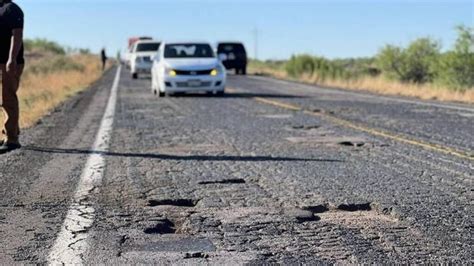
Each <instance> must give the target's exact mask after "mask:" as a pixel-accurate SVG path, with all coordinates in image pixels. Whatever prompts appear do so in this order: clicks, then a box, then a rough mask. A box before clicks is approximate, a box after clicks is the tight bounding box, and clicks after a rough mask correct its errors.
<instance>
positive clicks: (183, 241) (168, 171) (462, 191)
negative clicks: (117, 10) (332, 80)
mask: <svg viewBox="0 0 474 266" xmlns="http://www.w3.org/2000/svg"><path fill="white" fill-rule="evenodd" d="M114 76H115V70H110V71H109V72H107V73H106V74H105V75H104V77H103V78H102V79H101V80H100V81H98V82H97V83H96V84H95V85H93V86H92V87H91V88H90V89H88V90H87V91H85V92H83V93H82V94H80V95H77V96H75V97H74V98H72V99H71V100H69V101H68V102H67V103H65V104H63V105H62V106H60V107H58V108H57V109H56V110H54V112H52V113H51V114H50V115H49V116H47V117H45V118H43V119H42V120H41V121H40V122H39V123H38V124H37V125H35V126H34V127H32V128H30V129H27V130H26V131H25V132H24V135H23V136H22V137H23V144H24V148H23V149H21V150H19V151H15V152H13V153H10V154H7V155H4V156H1V157H0V169H2V170H1V172H0V193H1V195H2V197H1V198H0V262H1V263H2V264H38V263H39V264H44V263H47V262H48V255H49V254H50V252H51V249H52V247H53V246H54V243H55V240H56V238H57V236H58V234H59V231H60V230H61V226H62V225H63V223H64V219H65V217H66V214H67V212H68V210H69V209H70V207H71V202H72V199H73V197H74V194H75V190H76V186H77V184H78V182H79V179H80V177H81V174H82V171H83V168H84V165H85V162H86V160H87V158H88V156H90V155H91V154H95V153H97V152H98V151H94V150H91V147H92V146H93V143H94V140H95V137H96V134H97V131H98V130H99V124H100V122H101V119H102V115H103V113H104V109H105V105H106V103H107V100H108V97H109V93H110V90H111V86H112V83H113V79H114ZM149 87H150V80H148V79H140V80H132V79H131V78H130V77H129V75H128V73H127V72H126V70H122V72H121V81H120V83H119V86H118V99H117V107H116V111H115V118H114V124H113V132H112V134H111V142H110V143H109V145H110V148H109V150H108V151H104V152H100V154H101V155H103V156H104V158H105V164H106V165H105V169H104V176H103V180H102V182H101V183H100V184H99V185H97V187H94V189H91V190H90V191H89V194H88V196H87V202H88V204H90V205H91V206H86V207H91V208H93V209H94V210H95V215H94V217H93V223H92V225H91V226H90V227H87V228H83V230H82V231H83V233H87V240H86V241H87V250H85V253H84V254H83V255H81V260H82V263H84V264H119V263H120V264H207V263H208V264H215V265H222V264H265V263H279V264H280V263H281V264H313V263H397V264H398V263H460V264H461V263H462V264H472V263H473V262H474V259H473V252H472V250H473V240H472V239H473V236H472V231H473V219H472V213H473V208H472V206H473V205H472V203H473V197H472V196H473V195H472V192H473V186H472V181H473V175H474V166H473V160H474V159H473V157H472V152H473V150H474V134H473V133H474V107H473V106H469V105H459V104H437V103H430V102H418V101H413V100H407V99H402V98H391V97H380V96H376V95H371V94H365V93H355V92H346V91H342V90H334V89H333V90H328V89H323V88H317V87H312V86H307V85H302V84H297V83H290V82H283V81H277V80H272V79H268V78H263V77H252V76H249V77H244V76H230V77H229V81H228V87H229V92H228V93H227V95H226V96H224V97H206V96H201V95H186V96H177V97H167V98H157V97H155V96H153V95H152V94H151V92H150V88H149ZM259 99H260V100H259ZM261 99H263V101H262V100H261ZM272 103H273V104H272ZM282 104H287V105H291V106H298V107H300V108H301V110H291V108H290V109H289V108H285V107H284V106H281V105H282ZM279 105H280V106H279ZM308 110H310V111H311V112H308ZM337 121H344V123H341V122H337ZM351 125H357V126H358V127H354V126H351ZM361 128H369V129H370V130H359V129H361ZM377 132H384V134H386V136H395V137H393V138H391V137H384V136H382V135H380V134H379V135H378V134H377ZM404 140H409V141H404ZM87 218H91V217H89V216H88V217H87ZM78 240H80V241H82V239H78ZM81 247H83V246H81ZM73 248H74V247H73Z"/></svg>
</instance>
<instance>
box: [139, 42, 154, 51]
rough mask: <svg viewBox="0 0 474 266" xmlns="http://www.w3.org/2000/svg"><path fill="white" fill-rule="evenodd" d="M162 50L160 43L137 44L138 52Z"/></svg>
mask: <svg viewBox="0 0 474 266" xmlns="http://www.w3.org/2000/svg"><path fill="white" fill-rule="evenodd" d="M158 48H160V43H158V42H156V43H155V42H154V43H139V44H137V52H156V51H158Z"/></svg>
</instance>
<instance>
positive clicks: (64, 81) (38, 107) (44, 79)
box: [0, 55, 102, 128]
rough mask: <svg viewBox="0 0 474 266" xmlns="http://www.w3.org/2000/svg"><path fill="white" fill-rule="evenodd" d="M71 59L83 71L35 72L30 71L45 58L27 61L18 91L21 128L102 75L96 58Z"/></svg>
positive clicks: (29, 124) (90, 56)
mask: <svg viewBox="0 0 474 266" xmlns="http://www.w3.org/2000/svg"><path fill="white" fill-rule="evenodd" d="M70 59H71V62H73V63H75V64H78V65H80V66H82V69H81V70H78V69H69V70H56V71H53V72H50V73H33V71H31V69H32V68H33V67H34V66H35V65H37V64H41V63H43V64H44V61H43V62H42V60H46V59H45V58H44V57H43V58H41V57H40V58H35V59H32V60H29V61H28V65H27V67H26V69H25V74H24V75H23V79H22V81H21V85H20V90H19V92H18V96H19V99H20V126H21V127H22V128H25V127H29V126H31V125H33V124H34V123H35V122H36V121H38V119H39V118H41V117H42V116H44V115H46V114H48V113H49V112H50V111H51V110H52V109H53V108H54V107H56V106H57V105H59V104H60V103H62V102H64V101H65V100H66V99H68V98H69V97H71V96H73V95H75V94H76V93H78V92H80V91H82V90H84V89H86V88H87V87H88V86H89V85H91V83H93V82H94V81H96V80H97V79H98V78H99V77H100V76H101V75H102V71H101V66H100V61H99V60H98V57H97V56H93V55H74V56H70ZM3 119H4V118H3V116H0V123H1V125H3Z"/></svg>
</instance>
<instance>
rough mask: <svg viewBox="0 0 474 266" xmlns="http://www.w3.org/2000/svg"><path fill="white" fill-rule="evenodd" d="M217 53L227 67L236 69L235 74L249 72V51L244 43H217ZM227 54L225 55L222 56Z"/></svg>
mask: <svg viewBox="0 0 474 266" xmlns="http://www.w3.org/2000/svg"><path fill="white" fill-rule="evenodd" d="M217 54H218V56H219V58H222V59H225V60H222V64H224V66H225V68H226V69H235V74H242V75H245V74H247V52H246V51H245V47H244V45H243V44H242V43H238V42H221V43H218V44H217ZM222 54H225V56H222Z"/></svg>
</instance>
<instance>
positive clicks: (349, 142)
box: [338, 141, 365, 147]
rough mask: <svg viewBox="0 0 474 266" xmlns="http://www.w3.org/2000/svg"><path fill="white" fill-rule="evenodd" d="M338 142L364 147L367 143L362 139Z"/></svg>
mask: <svg viewBox="0 0 474 266" xmlns="http://www.w3.org/2000/svg"><path fill="white" fill-rule="evenodd" d="M338 144H339V145H341V146H346V147H362V146H364V145H365V143H364V142H362V141H341V142H339V143H338Z"/></svg>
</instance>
